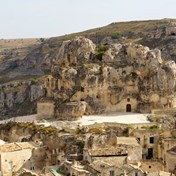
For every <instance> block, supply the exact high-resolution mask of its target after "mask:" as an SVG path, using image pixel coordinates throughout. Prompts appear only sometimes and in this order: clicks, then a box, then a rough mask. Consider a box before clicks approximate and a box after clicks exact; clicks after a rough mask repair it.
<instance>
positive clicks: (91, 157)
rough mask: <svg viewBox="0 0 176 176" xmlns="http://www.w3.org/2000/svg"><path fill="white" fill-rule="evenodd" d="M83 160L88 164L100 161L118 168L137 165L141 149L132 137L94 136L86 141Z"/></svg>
mask: <svg viewBox="0 0 176 176" xmlns="http://www.w3.org/2000/svg"><path fill="white" fill-rule="evenodd" d="M83 159H84V160H86V161H88V162H89V163H92V162H93V161H97V160H101V161H105V162H108V163H110V164H111V163H113V164H115V165H118V166H120V165H121V166H122V165H123V164H127V163H137V162H138V161H140V160H141V159H142V147H141V146H140V145H139V144H138V142H137V141H136V139H135V138H132V137H117V136H116V135H115V134H110V135H97V136H96V135H94V136H90V137H89V138H88V139H87V142H86V144H85V147H84V153H83Z"/></svg>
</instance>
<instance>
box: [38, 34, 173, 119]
mask: <svg viewBox="0 0 176 176" xmlns="http://www.w3.org/2000/svg"><path fill="white" fill-rule="evenodd" d="M101 47H102V46H101ZM103 47H104V48H103V53H100V52H102V51H100V50H99V48H95V45H94V44H93V42H92V41H90V40H89V39H86V38H84V37H78V38H75V39H73V40H71V41H66V42H64V43H63V45H62V46H61V49H60V51H59V53H58V57H57V59H56V60H55V63H54V64H53V65H52V69H51V72H52V75H50V76H48V78H47V79H46V80H45V87H46V90H47V98H50V99H52V100H53V104H54V107H55V110H54V111H53V112H54V114H53V117H58V118H59V117H60V118H61V117H62V119H64V118H65V119H72V118H73V117H74V118H78V117H81V116H82V115H83V114H100V113H109V112H146V113H147V112H150V111H151V110H152V109H157V108H164V107H176V103H175V102H176V101H175V100H176V95H175V88H176V87H175V83H176V80H175V77H176V74H175V73H176V65H175V62H174V61H165V62H163V60H162V58H161V51H160V50H158V49H154V50H150V49H149V48H148V47H145V46H142V45H138V44H123V45H122V44H110V45H106V46H103ZM100 54H101V57H99V56H100ZM79 102H82V103H83V102H84V103H83V104H84V105H82V106H80V103H79ZM39 103H43V102H39ZM70 104H71V105H72V106H70ZM73 106H74V108H73Z"/></svg>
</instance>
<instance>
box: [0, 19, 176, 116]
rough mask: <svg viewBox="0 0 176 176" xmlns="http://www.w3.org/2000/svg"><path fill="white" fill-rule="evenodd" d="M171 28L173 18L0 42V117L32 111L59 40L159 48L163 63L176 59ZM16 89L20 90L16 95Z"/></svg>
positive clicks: (175, 24) (175, 39) (174, 23)
mask: <svg viewBox="0 0 176 176" xmlns="http://www.w3.org/2000/svg"><path fill="white" fill-rule="evenodd" d="M175 27H176V20H175V19H162V20H151V21H132V22H120V23H111V24H109V25H107V26H104V27H100V28H96V29H90V30H87V31H84V32H80V33H73V34H69V35H64V36H59V37H53V38H49V39H45V40H40V39H18V40H4V39H1V40H0V63H1V64H0V83H1V90H0V96H1V98H0V109H1V110H0V111H3V113H1V114H2V115H1V116H3V118H4V117H8V116H13V115H25V113H26V110H27V113H29V114H30V113H35V112H36V101H37V99H38V98H39V97H41V96H42V95H43V94H44V90H42V88H41V86H40V85H41V84H43V78H44V77H45V76H47V75H48V74H49V73H50V69H51V65H52V63H53V60H55V59H56V56H57V54H58V51H59V48H60V47H61V44H62V42H63V41H65V40H70V39H73V38H75V37H76V36H84V37H86V38H89V39H91V40H92V41H93V42H94V43H95V44H96V46H98V45H99V44H100V43H101V44H104V45H105V46H106V45H107V44H114V43H120V44H123V45H125V44H129V43H136V44H142V45H144V46H148V47H149V48H150V49H155V48H158V49H160V50H161V51H162V59H163V60H170V59H173V60H176V49H175V44H176V28H175ZM38 80H40V81H38ZM24 85H25V86H24ZM34 86H35V87H34ZM9 87H10V88H9ZM24 87H25V88H24ZM9 90H13V91H9ZM19 90H20V91H22V92H21V93H20V94H18V92H20V91H19ZM33 96H34V97H33ZM21 105H23V106H21ZM21 107H22V108H21Z"/></svg>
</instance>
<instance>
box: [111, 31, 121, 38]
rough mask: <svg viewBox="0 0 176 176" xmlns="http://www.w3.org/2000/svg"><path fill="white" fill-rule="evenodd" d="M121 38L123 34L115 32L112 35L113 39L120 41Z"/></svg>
mask: <svg viewBox="0 0 176 176" xmlns="http://www.w3.org/2000/svg"><path fill="white" fill-rule="evenodd" d="M120 37H121V34H120V33H119V32H115V33H112V34H111V38H112V39H119V38H120Z"/></svg>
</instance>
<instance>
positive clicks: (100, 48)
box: [96, 44, 106, 61]
mask: <svg viewBox="0 0 176 176" xmlns="http://www.w3.org/2000/svg"><path fill="white" fill-rule="evenodd" d="M105 52H106V48H105V46H104V45H102V44H100V45H99V46H98V49H97V54H96V58H97V59H98V60H99V61H102V57H103V55H104V53H105Z"/></svg>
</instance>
